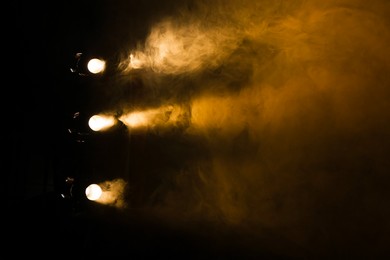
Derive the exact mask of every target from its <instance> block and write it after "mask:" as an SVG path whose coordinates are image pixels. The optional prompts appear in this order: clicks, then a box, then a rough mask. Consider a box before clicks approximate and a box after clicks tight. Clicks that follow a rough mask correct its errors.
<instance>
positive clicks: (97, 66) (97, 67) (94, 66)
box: [87, 59, 106, 74]
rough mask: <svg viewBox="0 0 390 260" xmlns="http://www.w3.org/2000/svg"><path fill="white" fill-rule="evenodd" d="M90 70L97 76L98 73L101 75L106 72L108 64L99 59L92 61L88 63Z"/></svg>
mask: <svg viewBox="0 0 390 260" xmlns="http://www.w3.org/2000/svg"><path fill="white" fill-rule="evenodd" d="M87 67H88V70H89V71H90V72H91V73H93V74H97V73H101V72H103V71H104V70H105V68H106V63H105V62H104V61H103V60H99V59H91V60H90V61H89V62H88V65H87Z"/></svg>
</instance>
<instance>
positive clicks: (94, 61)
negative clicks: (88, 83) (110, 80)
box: [70, 52, 106, 76]
mask: <svg viewBox="0 0 390 260" xmlns="http://www.w3.org/2000/svg"><path fill="white" fill-rule="evenodd" d="M105 70H106V60H104V59H102V58H98V57H95V56H91V55H86V54H83V53H81V52H78V53H76V54H75V56H74V64H73V65H72V66H71V68H70V71H71V72H73V73H76V74H77V75H79V76H88V75H97V74H103V73H104V72H105Z"/></svg>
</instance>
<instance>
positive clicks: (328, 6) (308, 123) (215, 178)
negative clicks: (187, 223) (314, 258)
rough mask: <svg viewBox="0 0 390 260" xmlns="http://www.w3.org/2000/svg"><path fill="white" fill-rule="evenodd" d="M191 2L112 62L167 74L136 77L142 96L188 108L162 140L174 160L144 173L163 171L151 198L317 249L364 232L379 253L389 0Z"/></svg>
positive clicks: (388, 144)
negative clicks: (177, 129)
mask: <svg viewBox="0 0 390 260" xmlns="http://www.w3.org/2000/svg"><path fill="white" fill-rule="evenodd" d="M202 3H203V2H202V1H198V2H197V4H194V6H192V8H191V9H190V10H180V12H179V13H178V15H177V17H175V16H170V17H168V18H167V19H164V20H163V21H161V22H160V23H156V24H155V26H153V27H152V28H151V31H150V34H149V36H148V37H147V38H146V39H145V43H144V44H140V45H139V46H138V48H135V49H132V50H130V51H129V53H126V57H127V58H126V59H124V60H123V62H122V63H121V67H120V68H121V69H123V70H122V72H123V73H124V74H125V75H131V73H132V72H134V71H135V70H137V69H141V68H145V69H149V70H150V71H149V72H150V74H147V73H146V74H145V77H148V76H150V77H154V76H152V75H151V74H153V73H154V72H156V73H158V76H164V75H171V76H172V75H173V76H177V78H175V77H172V78H164V80H165V81H164V80H162V81H151V80H150V81H147V80H146V81H145V82H146V83H147V84H151V85H152V86H151V87H150V86H147V87H150V89H152V91H151V96H153V98H154V99H156V100H158V99H159V97H160V96H161V99H162V100H164V99H166V96H167V94H166V93H169V94H170V95H173V96H175V99H176V100H177V101H181V102H184V103H188V105H189V106H190V111H191V112H190V115H191V116H190V123H189V125H188V127H187V128H186V129H185V131H184V132H182V133H181V135H178V136H177V138H176V139H174V140H171V142H170V143H168V144H167V145H166V146H164V149H165V150H164V151H165V153H167V154H169V153H171V152H172V153H175V154H176V157H175V162H176V163H177V164H179V163H180V162H183V163H182V166H183V167H177V165H176V164H174V166H175V167H166V169H161V170H160V171H159V172H160V174H161V175H158V176H152V177H151V178H153V177H154V178H156V179H159V180H161V179H162V180H163V181H161V184H160V185H159V186H158V187H155V186H154V188H155V189H154V190H153V191H152V192H150V198H151V200H152V201H154V202H155V204H153V206H155V207H158V208H163V209H165V210H167V211H172V212H173V213H172V216H175V214H176V213H177V215H180V216H183V215H185V214H187V216H199V215H200V216H202V217H204V218H208V219H213V220H221V221H223V222H224V223H229V224H234V225H242V226H249V227H250V229H251V230H256V227H260V226H265V227H268V228H272V229H273V230H276V231H277V232H279V233H280V234H282V235H283V236H284V237H286V238H287V239H289V240H291V241H294V243H296V244H298V245H300V246H302V247H304V248H306V249H307V250H313V251H316V252H317V253H318V254H326V253H327V252H329V251H328V250H330V249H331V248H332V249H334V248H337V249H336V250H339V251H340V252H347V251H350V250H352V249H353V248H354V247H355V245H359V246H361V247H362V248H364V247H365V245H366V244H365V243H367V238H368V237H371V238H372V237H375V239H376V241H377V242H376V244H375V245H372V244H370V246H373V248H374V249H375V250H373V251H375V252H376V253H378V254H379V253H381V252H382V253H383V252H384V251H386V250H387V249H386V246H385V245H386V243H385V239H386V236H385V232H388V231H389V229H388V227H389V226H388V219H389V218H390V212H389V211H388V210H385V208H386V207H387V203H388V198H389V195H390V194H389V190H388V189H386V188H385V185H384V183H388V181H389V177H388V171H389V168H390V164H389V160H388V154H389V153H390V138H389V133H390V123H389V122H390V79H389V77H388V75H390V74H389V73H390V62H389V61H390V47H389V46H390V45H389V43H390V19H389V18H388V15H387V14H388V13H390V3H389V2H388V1H384V0H374V1H370V3H368V2H366V1H362V0H341V1H336V0H330V1H299V0H295V1H255V0H243V1H213V3H206V2H205V3H203V4H202ZM243 75H245V79H243ZM160 89H161V91H160ZM232 89H234V90H235V91H231V90H232ZM156 93H157V94H156ZM160 94H161V95H160ZM142 101H145V103H146V105H145V107H147V105H148V104H147V103H148V102H149V99H147V98H145V100H140V101H139V103H142ZM164 101H165V100H164ZM121 106H123V107H124V108H125V109H127V110H128V111H131V109H130V108H131V107H132V104H121ZM126 106H128V107H126ZM155 112H156V111H155ZM155 112H150V113H149V112H146V114H145V113H144V112H141V114H127V115H126V116H124V117H123V121H124V122H127V124H128V125H134V124H135V123H134V122H136V121H137V120H138V122H141V123H143V124H146V122H147V121H145V119H142V120H141V118H144V117H145V116H146V118H151V117H153V116H154V115H156V113H155ZM142 113H144V114H142ZM179 139H180V140H185V141H188V142H189V143H190V144H191V145H189V146H184V147H182V146H180V144H181V143H175V141H176V142H178V141H177V140H179ZM183 142H184V141H183ZM193 150H196V151H202V152H203V153H204V154H202V156H200V155H194V153H191V152H190V151H193ZM165 153H164V155H165ZM189 154H190V155H189ZM172 164H173V163H172ZM169 166H171V165H169ZM386 198H387V199H386ZM178 212H179V213H180V214H179V213H178ZM356 230H359V231H358V232H357V231H356ZM357 233H358V235H357ZM339 236H340V237H343V240H344V241H340V240H339V239H337V237H339ZM345 241H347V242H345Z"/></svg>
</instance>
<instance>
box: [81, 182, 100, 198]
mask: <svg viewBox="0 0 390 260" xmlns="http://www.w3.org/2000/svg"><path fill="white" fill-rule="evenodd" d="M102 193H103V191H102V188H100V186H99V185H97V184H91V185H89V186H88V187H87V188H86V189H85V195H86V196H87V198H88V199H89V200H97V199H99V198H100V196H101V195H102Z"/></svg>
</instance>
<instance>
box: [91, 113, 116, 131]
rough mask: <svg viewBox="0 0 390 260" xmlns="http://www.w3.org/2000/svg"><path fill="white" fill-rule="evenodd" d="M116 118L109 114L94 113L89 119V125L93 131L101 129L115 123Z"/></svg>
mask: <svg viewBox="0 0 390 260" xmlns="http://www.w3.org/2000/svg"><path fill="white" fill-rule="evenodd" d="M115 122H116V120H115V118H114V117H113V116H107V115H94V116H92V117H91V118H90V119H89V121H88V125H89V127H90V128H91V129H92V130H93V131H101V130H105V129H108V128H110V127H111V126H113V125H115Z"/></svg>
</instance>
